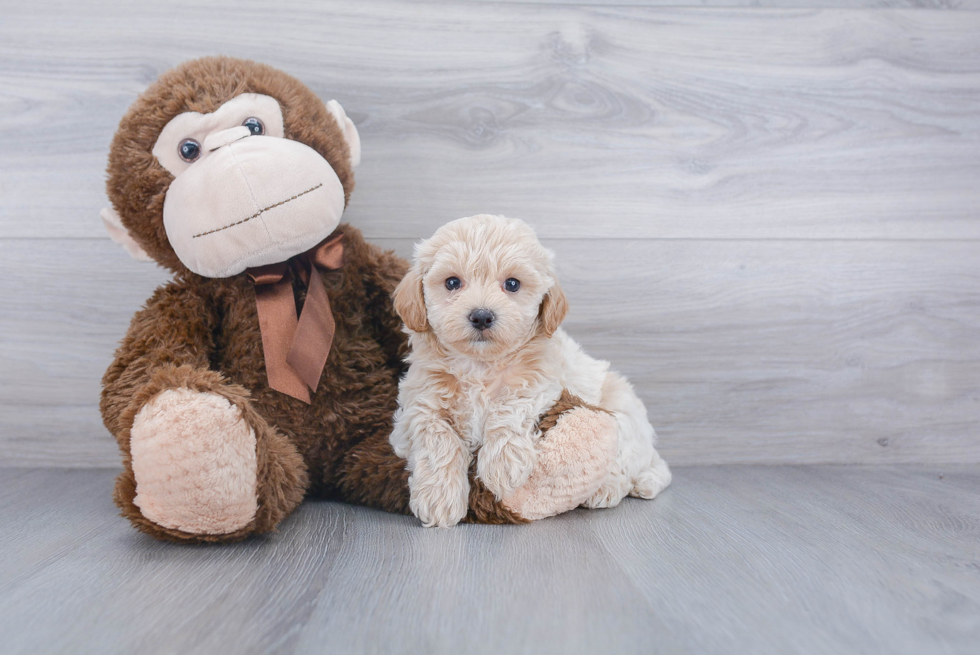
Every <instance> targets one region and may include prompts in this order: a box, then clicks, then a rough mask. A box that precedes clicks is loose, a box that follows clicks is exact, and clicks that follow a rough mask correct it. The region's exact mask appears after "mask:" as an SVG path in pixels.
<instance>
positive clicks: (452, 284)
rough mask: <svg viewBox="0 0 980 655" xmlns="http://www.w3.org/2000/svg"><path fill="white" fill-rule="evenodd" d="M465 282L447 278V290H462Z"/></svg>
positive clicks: (455, 278)
mask: <svg viewBox="0 0 980 655" xmlns="http://www.w3.org/2000/svg"><path fill="white" fill-rule="evenodd" d="M462 286H463V282H462V281H461V280H460V279H459V278H458V277H449V278H446V288H447V289H449V290H450V291H455V290H456V289H459V288H462Z"/></svg>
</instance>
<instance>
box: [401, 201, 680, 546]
mask: <svg viewBox="0 0 980 655" xmlns="http://www.w3.org/2000/svg"><path fill="white" fill-rule="evenodd" d="M552 259H553V254H552V253H551V252H550V251H549V250H546V249H545V248H544V247H543V246H542V245H541V243H540V242H539V241H538V239H537V237H536V236H535V234H534V231H533V230H532V229H531V228H530V226H528V225H527V224H526V223H524V222H523V221H519V220H515V219H510V218H504V217H503V216H490V215H487V214H481V215H479V216H471V217H469V218H461V219H459V220H456V221H452V222H451V223H447V224H446V225H444V226H443V227H441V228H440V229H439V230H438V231H437V232H436V233H435V234H434V235H433V236H432V238H431V239H428V240H427V241H423V242H422V243H420V244H419V245H417V246H416V249H415V262H414V265H413V266H412V268H411V270H410V271H409V272H408V274H407V275H406V276H405V278H404V279H403V280H402V281H401V283H400V284H399V285H398V287H397V288H396V289H395V294H394V297H395V310H396V311H397V312H398V314H399V315H400V316H401V317H402V320H404V321H405V326H406V328H407V331H408V334H409V344H410V345H411V354H410V355H409V357H408V361H409V363H410V367H409V370H408V373H407V374H406V376H405V378H404V380H402V382H401V386H400V388H399V395H398V404H399V407H398V410H397V412H396V413H395V424H394V431H393V432H392V435H391V445H392V446H393V447H394V450H395V452H396V453H397V454H398V455H399V456H400V457H404V458H405V459H407V460H408V469H409V471H411V477H410V478H409V487H410V489H411V508H412V511H413V512H414V513H415V515H416V516H417V517H419V518H420V519H421V520H422V522H423V523H424V524H425V525H426V526H440V527H449V526H452V525H455V524H456V523H458V522H459V521H460V520H461V519H462V518H463V517H464V516H465V515H466V511H467V505H468V496H469V481H468V477H467V475H468V471H469V468H470V462H471V461H472V459H473V454H474V453H476V452H477V451H478V455H477V465H476V471H477V475H478V476H479V478H480V479H481V480H482V481H483V483H484V484H485V485H486V486H487V488H488V489H489V490H490V491H491V492H493V493H494V495H496V496H497V498H498V499H501V500H503V499H506V498H508V497H510V496H512V495H513V494H514V492H515V491H516V490H517V489H518V488H519V487H520V486H521V485H523V484H524V483H525V482H526V481H527V479H528V476H529V475H530V474H531V471H532V469H533V468H534V464H535V458H536V448H535V444H536V442H537V440H538V439H539V438H540V436H541V433H540V431H539V430H538V427H537V422H538V417H539V416H541V414H542V413H543V412H544V411H545V410H546V409H548V408H550V407H551V406H552V405H553V404H554V403H555V401H556V400H557V399H558V398H559V396H560V395H561V393H562V390H563V389H567V390H568V391H569V392H571V393H572V394H574V395H576V396H578V397H579V398H581V399H582V400H584V401H585V402H587V403H589V404H591V405H595V406H598V407H599V408H601V409H604V410H606V411H608V412H610V413H611V414H612V416H613V418H614V419H615V423H616V428H617V431H618V443H619V446H618V453H617V456H616V459H615V464H614V466H613V467H612V470H611V471H610V472H609V474H608V476H607V477H606V479H605V481H604V482H603V483H602V486H601V487H600V489H599V490H598V491H597V492H596V493H595V494H594V495H593V496H592V497H591V498H590V499H588V500H587V501H586V502H585V503H584V505H585V506H587V507H612V506H615V505H617V504H618V503H619V501H620V500H622V499H623V497H625V496H626V495H627V494H630V495H633V496H637V497H640V498H653V497H654V496H656V495H657V494H658V493H660V491H661V490H663V489H664V488H665V487H666V486H667V485H668V484H670V470H669V469H668V468H667V464H666V462H664V461H663V460H662V459H661V458H660V456H659V455H658V454H657V451H656V450H655V449H654V438H655V434H654V431H653V427H651V425H650V423H649V422H648V421H647V415H646V409H645V408H644V406H643V403H642V402H640V399H639V398H637V397H636V394H635V393H634V392H633V388H632V386H630V384H629V382H627V381H626V379H625V378H623V377H622V376H621V375H619V374H617V373H615V372H612V371H610V370H609V362H604V361H600V360H597V359H593V358H591V357H589V356H588V355H586V354H585V353H584V352H582V349H581V348H580V347H579V346H578V344H576V343H575V342H574V341H572V339H571V337H569V336H568V335H567V334H566V333H565V332H564V330H562V329H560V328H559V327H558V326H559V325H560V324H561V322H562V320H563V319H564V317H565V313H566V311H567V302H566V300H565V295H564V294H563V293H562V291H561V287H559V286H558V281H557V280H556V279H555V271H554V267H553V264H552Z"/></svg>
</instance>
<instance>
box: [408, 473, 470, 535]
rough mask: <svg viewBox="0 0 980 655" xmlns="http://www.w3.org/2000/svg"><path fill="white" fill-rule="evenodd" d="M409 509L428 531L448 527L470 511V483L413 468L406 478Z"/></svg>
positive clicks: (447, 475)
mask: <svg viewBox="0 0 980 655" xmlns="http://www.w3.org/2000/svg"><path fill="white" fill-rule="evenodd" d="M408 488H409V491H410V493H411V498H410V500H409V503H408V506H409V508H410V509H411V510H412V514H415V516H417V517H418V518H419V520H420V521H422V525H424V526H425V527H427V528H432V527H436V528H451V527H453V526H454V525H456V524H457V523H459V522H460V521H462V520H463V517H465V516H466V512H467V510H468V509H469V497H470V483H469V481H468V480H467V479H466V476H465V475H463V476H462V477H460V476H458V475H452V474H449V473H447V472H442V473H437V472H434V471H423V470H420V469H419V468H416V470H415V472H414V473H412V475H411V477H409V478H408Z"/></svg>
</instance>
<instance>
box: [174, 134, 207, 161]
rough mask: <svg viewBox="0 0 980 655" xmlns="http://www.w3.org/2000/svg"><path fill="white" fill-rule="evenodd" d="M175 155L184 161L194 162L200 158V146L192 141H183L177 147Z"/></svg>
mask: <svg viewBox="0 0 980 655" xmlns="http://www.w3.org/2000/svg"><path fill="white" fill-rule="evenodd" d="M177 154H178V155H180V158H181V159H183V160H184V161H194V160H196V159H197V158H198V157H200V156H201V144H200V143H198V142H197V141H195V140H194V139H184V140H183V141H181V142H180V145H179V146H177Z"/></svg>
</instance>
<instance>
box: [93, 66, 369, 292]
mask: <svg viewBox="0 0 980 655" xmlns="http://www.w3.org/2000/svg"><path fill="white" fill-rule="evenodd" d="M243 64H248V62H240V61H239V60H229V59H205V60H198V61H197V62H191V63H190V64H185V65H184V66H183V67H179V68H177V69H175V70H174V71H172V72H171V73H170V74H169V78H171V79H166V78H161V80H160V81H158V82H157V83H156V84H155V85H154V86H153V87H151V88H150V89H148V90H147V92H146V93H145V94H144V96H143V97H141V98H140V100H139V101H137V103H136V104H135V105H134V107H133V109H131V110H130V113H129V114H127V116H126V117H125V118H124V119H123V123H122V124H121V125H120V130H119V133H117V136H116V140H115V141H114V142H113V147H112V155H111V157H110V167H109V172H110V184H109V191H110V196H112V200H113V204H114V205H115V206H116V208H117V210H118V217H117V216H114V215H112V214H111V213H110V214H109V215H105V214H104V218H106V222H107V226H108V227H109V229H110V233H111V234H113V236H114V238H116V239H117V240H121V241H125V240H126V239H127V238H128V239H129V240H130V243H129V244H126V243H124V245H127V247H128V248H129V249H130V251H131V252H134V251H138V252H145V253H147V254H148V255H149V256H150V257H152V258H153V259H156V260H157V261H159V262H160V263H162V264H164V265H166V266H168V267H170V268H174V269H175V270H179V265H177V263H176V262H174V261H173V256H175V257H176V259H177V260H178V261H179V264H181V265H183V267H186V268H187V269H188V270H190V271H192V272H194V273H197V274H199V275H203V276H205V277H216V278H220V277H229V276H232V275H237V274H238V273H241V272H243V271H244V270H246V269H247V268H250V267H256V266H263V265H266V264H272V263H276V262H281V261H284V260H286V259H288V258H290V257H292V256H293V255H296V254H299V253H301V252H304V251H306V250H308V249H310V248H312V247H313V246H315V245H316V244H317V243H319V242H320V241H322V240H323V239H324V238H326V237H327V236H329V235H330V233H331V232H333V230H334V229H335V228H336V227H337V225H338V224H339V223H340V220H341V215H342V213H343V211H344V207H345V205H346V200H347V196H348V194H349V192H350V188H351V187H352V186H353V179H352V174H351V172H350V169H351V168H352V167H353V166H354V165H355V164H356V163H357V160H358V159H359V157H360V143H359V140H358V137H357V130H356V129H355V128H354V125H353V123H352V122H351V121H350V119H348V118H347V116H346V115H345V114H344V111H343V109H342V108H341V107H340V105H339V104H338V103H337V102H336V101H330V102H329V103H326V105H324V104H323V103H322V102H320V101H319V100H318V99H316V97H315V96H313V94H312V92H310V91H309V90H308V89H306V88H305V87H303V86H302V85H300V84H299V83H298V82H296V81H295V80H293V79H292V78H290V77H288V76H287V75H285V74H283V73H280V72H278V71H274V70H273V69H269V68H268V67H262V66H258V65H256V64H249V65H248V66H243ZM293 87H300V89H301V90H302V91H303V92H305V93H297V89H296V88H293ZM174 91H176V92H174ZM263 91H264V92H263ZM277 92H278V93H277ZM276 95H279V96H280V97H285V98H288V99H289V102H288V103H287V102H286V101H284V100H282V99H280V98H277V97H276ZM150 103H153V106H150ZM141 114H142V116H141ZM141 118H142V121H141ZM164 119H166V120H165V123H164ZM130 124H132V125H131V126H130ZM149 137H154V138H153V139H152V143H151V142H150V138H149ZM148 191H149V193H147V192H148ZM161 201H162V202H161ZM161 204H162V207H161ZM114 227H115V228H116V229H115V230H113V228H114Z"/></svg>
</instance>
